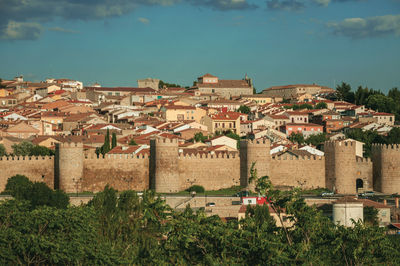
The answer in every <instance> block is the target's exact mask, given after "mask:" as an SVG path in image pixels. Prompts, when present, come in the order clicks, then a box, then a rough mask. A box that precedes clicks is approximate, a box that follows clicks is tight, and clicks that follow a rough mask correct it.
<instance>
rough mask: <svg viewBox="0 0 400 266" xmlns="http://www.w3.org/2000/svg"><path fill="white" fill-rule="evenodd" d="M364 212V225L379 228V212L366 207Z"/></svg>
mask: <svg viewBox="0 0 400 266" xmlns="http://www.w3.org/2000/svg"><path fill="white" fill-rule="evenodd" d="M363 212H364V223H367V224H369V225H373V226H378V225H379V221H378V210H377V209H376V208H374V207H370V206H365V207H364V208H363Z"/></svg>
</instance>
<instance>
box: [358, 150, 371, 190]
mask: <svg viewBox="0 0 400 266" xmlns="http://www.w3.org/2000/svg"><path fill="white" fill-rule="evenodd" d="M357 179H359V180H362V182H361V184H362V187H360V188H358V191H357V192H361V191H369V190H373V178H372V161H371V159H370V158H360V157H356V184H357ZM361 184H360V185H361Z"/></svg>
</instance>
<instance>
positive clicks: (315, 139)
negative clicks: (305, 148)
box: [288, 133, 327, 148]
mask: <svg viewBox="0 0 400 266" xmlns="http://www.w3.org/2000/svg"><path fill="white" fill-rule="evenodd" d="M288 139H289V140H290V141H291V142H293V143H297V144H307V145H313V146H315V147H318V148H319V147H320V146H321V145H322V144H323V143H324V142H325V141H326V140H327V137H326V133H320V134H314V135H310V136H308V138H304V136H303V134H301V133H292V134H291V135H290V136H289V137H288Z"/></svg>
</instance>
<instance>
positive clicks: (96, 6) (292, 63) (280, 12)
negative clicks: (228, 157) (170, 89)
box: [0, 0, 400, 91]
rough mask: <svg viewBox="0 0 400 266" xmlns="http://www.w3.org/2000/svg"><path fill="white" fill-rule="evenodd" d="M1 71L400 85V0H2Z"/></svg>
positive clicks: (38, 75)
mask: <svg viewBox="0 0 400 266" xmlns="http://www.w3.org/2000/svg"><path fill="white" fill-rule="evenodd" d="M0 6H1V8H0V51H1V52H0V56H1V58H2V62H3V63H2V64H0V77H1V78H4V79H9V78H13V77H14V76H16V75H20V74H22V75H24V77H25V79H27V80H32V81H34V80H43V79H45V78H46V77H55V78H72V79H77V80H81V81H83V82H84V83H85V85H89V84H91V83H94V82H99V83H100V84H102V85H103V86H136V80H137V79H141V78H146V77H154V78H160V79H162V80H164V81H166V82H171V83H179V84H181V85H184V86H185V85H191V84H192V82H193V81H194V80H195V79H196V78H197V77H198V76H200V75H202V74H205V73H207V72H209V73H212V74H214V75H217V76H218V77H220V78H221V79H241V78H243V77H244V75H245V73H247V74H248V75H249V76H250V77H252V78H253V80H254V83H255V86H256V88H257V90H259V91H260V90H261V89H264V88H267V87H270V86H275V85H287V84H294V83H318V84H322V85H326V86H330V87H333V86H334V84H338V83H340V82H341V81H345V82H348V83H350V84H351V85H352V86H353V87H357V86H359V85H363V86H368V87H370V88H374V89H382V90H387V89H390V88H392V87H400V0H358V1H357V0H259V1H254V0H247V1H246V0H114V1H111V0H85V1H78V0H59V1H50V0H29V1H24V0H0Z"/></svg>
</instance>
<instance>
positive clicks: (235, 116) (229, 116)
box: [211, 112, 243, 120]
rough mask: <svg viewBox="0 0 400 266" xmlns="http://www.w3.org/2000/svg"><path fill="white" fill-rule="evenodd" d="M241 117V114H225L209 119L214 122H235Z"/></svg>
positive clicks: (212, 116) (215, 115)
mask: <svg viewBox="0 0 400 266" xmlns="http://www.w3.org/2000/svg"><path fill="white" fill-rule="evenodd" d="M241 115H243V114H242V113H237V112H225V113H218V114H214V115H211V118H212V119H215V120H237V119H238V118H239V117H240V116H241Z"/></svg>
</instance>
